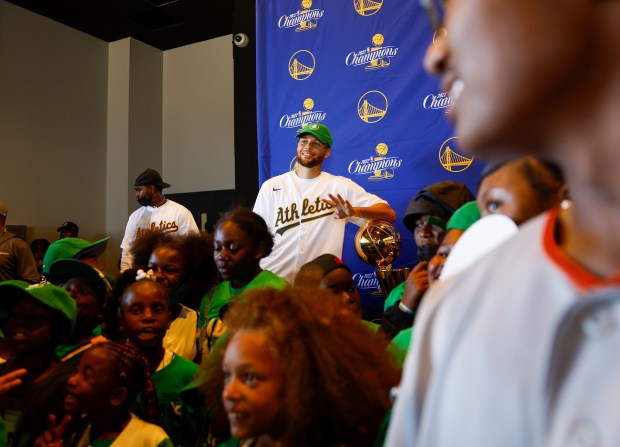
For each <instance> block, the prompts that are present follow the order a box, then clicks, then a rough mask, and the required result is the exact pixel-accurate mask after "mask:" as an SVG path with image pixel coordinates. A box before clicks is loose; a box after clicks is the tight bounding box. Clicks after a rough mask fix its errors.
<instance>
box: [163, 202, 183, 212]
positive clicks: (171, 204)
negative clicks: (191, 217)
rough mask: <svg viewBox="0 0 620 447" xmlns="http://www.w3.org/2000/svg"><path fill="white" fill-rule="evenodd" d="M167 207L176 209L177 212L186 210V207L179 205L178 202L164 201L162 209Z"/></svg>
mask: <svg viewBox="0 0 620 447" xmlns="http://www.w3.org/2000/svg"><path fill="white" fill-rule="evenodd" d="M165 206H168V208H176V209H179V210H187V207H185V206H183V205H181V204H180V203H179V202H175V201H174V200H170V199H166V203H164V204H163V205H162V207H165Z"/></svg>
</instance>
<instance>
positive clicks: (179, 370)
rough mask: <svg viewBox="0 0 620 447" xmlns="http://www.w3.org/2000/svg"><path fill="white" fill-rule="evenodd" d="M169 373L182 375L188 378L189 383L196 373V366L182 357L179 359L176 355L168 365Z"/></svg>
mask: <svg viewBox="0 0 620 447" xmlns="http://www.w3.org/2000/svg"><path fill="white" fill-rule="evenodd" d="M168 367H169V368H170V370H171V371H173V372H174V373H175V374H182V375H184V376H189V378H190V381H191V379H192V378H193V377H194V375H195V374H196V372H197V371H198V368H199V366H198V364H196V363H194V362H192V361H191V360H188V359H186V358H184V357H181V356H180V355H178V354H175V355H174V358H173V359H172V362H170V365H168Z"/></svg>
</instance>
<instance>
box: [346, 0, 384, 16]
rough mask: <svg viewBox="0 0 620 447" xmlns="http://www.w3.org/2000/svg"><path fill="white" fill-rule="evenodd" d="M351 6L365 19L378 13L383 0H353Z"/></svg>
mask: <svg viewBox="0 0 620 447" xmlns="http://www.w3.org/2000/svg"><path fill="white" fill-rule="evenodd" d="M353 6H354V7H355V10H356V11H357V13H358V14H359V15H361V16H364V17H367V16H371V15H373V14H376V13H377V12H379V10H380V9H381V6H383V0H354V1H353Z"/></svg>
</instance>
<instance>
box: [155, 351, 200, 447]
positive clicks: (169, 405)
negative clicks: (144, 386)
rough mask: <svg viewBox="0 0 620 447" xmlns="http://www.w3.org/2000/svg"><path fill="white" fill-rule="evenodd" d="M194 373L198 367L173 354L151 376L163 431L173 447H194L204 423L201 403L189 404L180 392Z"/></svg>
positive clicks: (197, 400) (192, 377)
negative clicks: (162, 420)
mask: <svg viewBox="0 0 620 447" xmlns="http://www.w3.org/2000/svg"><path fill="white" fill-rule="evenodd" d="M197 372H198V365H197V364H195V363H194V362H191V361H189V360H187V359H185V358H183V357H181V356H180V355H176V354H175V355H174V357H173V359H172V361H171V362H170V363H169V364H168V365H167V366H165V367H164V368H162V369H161V370H159V371H155V372H154V373H153V374H151V380H152V381H153V385H154V386H155V393H156V394H157V402H158V404H159V408H160V409H161V411H162V414H163V417H164V429H165V430H166V433H168V435H169V436H170V439H171V440H172V441H173V442H174V445H175V446H184V447H185V446H187V447H193V446H194V443H195V442H196V438H197V437H198V433H199V431H200V424H201V423H202V421H203V419H204V415H205V411H206V410H205V407H204V406H203V405H202V400H201V399H195V401H192V403H191V404H190V403H189V402H188V401H187V400H185V399H183V398H182V397H181V390H182V389H183V388H185V387H186V386H187V385H188V384H189V383H191V382H192V380H193V379H194V376H195V375H196V373H197ZM197 402H198V403H197Z"/></svg>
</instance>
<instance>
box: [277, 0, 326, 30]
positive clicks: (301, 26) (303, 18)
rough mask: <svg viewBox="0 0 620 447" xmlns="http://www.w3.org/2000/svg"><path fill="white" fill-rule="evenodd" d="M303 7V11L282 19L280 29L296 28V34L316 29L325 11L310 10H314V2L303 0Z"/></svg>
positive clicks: (279, 22)
mask: <svg viewBox="0 0 620 447" xmlns="http://www.w3.org/2000/svg"><path fill="white" fill-rule="evenodd" d="M301 7H302V9H301V10H298V11H296V12H294V13H292V14H289V15H284V16H282V17H280V19H279V20H278V28H295V32H302V31H310V30H313V29H315V28H316V27H317V26H318V21H319V20H320V19H321V18H322V17H323V14H325V11H324V10H323V9H310V8H312V0H302V2H301Z"/></svg>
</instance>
